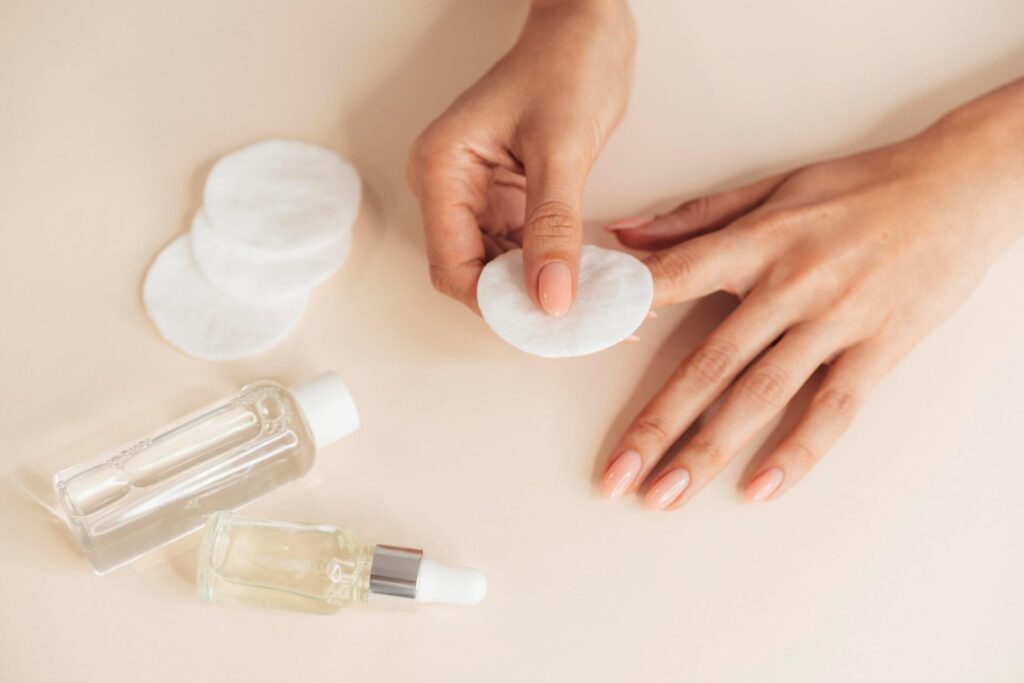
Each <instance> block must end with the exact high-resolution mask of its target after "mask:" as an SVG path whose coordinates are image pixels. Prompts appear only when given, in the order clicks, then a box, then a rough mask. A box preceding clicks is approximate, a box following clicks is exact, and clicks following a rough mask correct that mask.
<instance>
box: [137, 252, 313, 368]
mask: <svg viewBox="0 0 1024 683" xmlns="http://www.w3.org/2000/svg"><path fill="white" fill-rule="evenodd" d="M190 241H191V240H190V238H189V235H187V234H186V235H182V236H181V237H179V238H177V239H176V240H174V241H173V242H171V243H170V244H169V245H167V247H165V248H164V250H163V251H161V252H160V254H159V255H158V256H157V257H156V260H154V261H153V265H152V266H150V267H149V272H148V273H146V281H145V284H143V287H142V301H143V304H144V305H145V307H146V312H147V313H148V314H149V317H150V319H152V321H153V324H154V325H156V328H157V330H159V331H160V334H162V335H163V336H164V338H165V339H166V340H167V341H169V342H170V343H171V344H173V345H174V346H176V347H178V348H179V349H181V350H182V351H184V352H185V353H187V354H189V355H190V356H195V357H196V358H203V359H206V360H235V359H238V358H245V357H247V356H253V355H256V354H257V353H260V352H262V351H266V350H267V349H269V348H270V347H272V346H274V345H275V344H277V343H278V342H279V341H281V340H282V339H284V338H285V337H286V336H287V335H288V333H289V332H291V330H292V329H293V328H294V327H295V325H296V324H297V323H298V322H299V318H300V317H302V311H303V310H304V309H305V307H306V302H307V300H308V296H307V295H306V294H302V295H299V296H296V297H291V298H288V299H281V300H278V301H274V302H269V303H246V302H242V301H239V300H238V299H235V298H233V297H231V296H229V295H227V294H225V293H223V292H221V291H220V290H219V289H217V288H216V287H214V286H213V285H212V284H210V283H209V282H208V281H207V280H206V278H204V277H203V274H202V273H201V272H200V270H199V268H198V267H197V266H196V263H195V259H193V258H192V248H191V245H190Z"/></svg>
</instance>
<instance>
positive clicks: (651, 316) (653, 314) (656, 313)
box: [647, 311, 658, 320]
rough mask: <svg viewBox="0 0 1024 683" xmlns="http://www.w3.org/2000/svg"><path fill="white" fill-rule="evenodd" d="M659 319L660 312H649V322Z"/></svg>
mask: <svg viewBox="0 0 1024 683" xmlns="http://www.w3.org/2000/svg"><path fill="white" fill-rule="evenodd" d="M657 317H658V312H657V311H647V319H648V320H654V319H655V318H657Z"/></svg>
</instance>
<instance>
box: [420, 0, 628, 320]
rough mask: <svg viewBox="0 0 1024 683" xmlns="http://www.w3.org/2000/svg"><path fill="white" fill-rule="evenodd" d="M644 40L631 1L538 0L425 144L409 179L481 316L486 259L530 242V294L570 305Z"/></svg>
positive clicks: (427, 225)
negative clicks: (594, 193)
mask: <svg viewBox="0 0 1024 683" xmlns="http://www.w3.org/2000/svg"><path fill="white" fill-rule="evenodd" d="M634 43H635V35H634V28H633V20H632V16H631V15H630V12H629V8H628V6H627V5H626V3H625V1H624V0H537V1H535V2H534V3H533V7H532V8H531V10H530V15H529V18H528V19H527V22H526V25H525V27H524V28H523V31H522V34H521V35H520V37H519V39H518V40H517V41H516V44H515V46H514V47H513V48H512V50H511V51H510V52H509V53H508V54H507V55H505V57H504V58H502V59H501V60H500V61H499V62H498V63H497V64H496V65H495V66H494V67H493V68H492V69H491V70H490V71H488V72H487V73H486V74H485V75H484V76H483V77H482V78H481V79H480V80H479V81H478V82H477V83H476V84H475V85H473V86H472V87H471V88H470V89H469V90H467V91H466V92H464V93H463V94H462V95H460V96H459V97H458V98H457V99H456V100H455V102H453V103H452V105H451V106H450V107H449V108H448V110H447V111H446V112H444V113H443V114H442V115H441V116H440V117H439V118H438V119H437V120H435V121H434V122H433V123H431V124H430V126H428V127H427V129H426V130H424V131H423V133H421V134H420V136H419V137H418V138H417V139H416V142H415V143H414V144H413V147H412V150H411V152H410V155H409V163H408V169H407V171H408V179H409V184H410V186H411V187H412V189H413V192H414V193H415V194H416V197H417V199H418V200H419V203H420V207H421V210H422V213H423V224H424V230H425V232H426V242H427V256H428V259H429V261H430V279H431V281H432V282H433V284H434V287H435V288H437V289H438V290H439V291H440V292H442V293H443V294H446V295H448V296H451V297H454V298H456V299H458V300H459V301H461V302H462V303H464V304H466V305H467V306H469V307H470V308H472V309H473V310H475V311H478V310H479V309H478V308H477V303H476V284H477V279H478V278H479V276H480V271H481V270H482V269H483V266H484V263H486V262H487V261H488V260H490V259H492V258H494V257H495V256H497V255H499V254H501V253H503V252H505V251H507V250H509V249H512V248H518V247H519V246H522V247H523V261H524V263H523V272H524V275H525V277H526V283H525V284H526V289H527V291H528V292H529V294H530V297H531V298H532V299H533V300H534V302H535V303H536V304H537V305H538V306H540V307H541V308H542V309H543V310H544V311H546V312H547V313H549V314H551V315H563V314H564V313H565V312H566V311H568V310H569V308H570V307H571V306H572V302H573V300H574V299H575V293H576V281H577V276H578V272H579V257H580V248H581V233H582V228H581V222H580V201H581V198H582V194H583V186H584V183H585V182H586V178H587V175H588V173H589V171H590V167H591V165H592V164H593V163H594V160H595V159H596V158H597V155H598V153H599V152H600V151H601V149H602V147H603V146H604V143H605V141H606V140H607V138H608V136H609V135H610V134H611V131H612V129H613V128H614V127H615V125H616V124H617V123H618V121H619V119H620V118H621V117H622V114H623V112H624V111H625V107H626V100H627V98H628V94H629V87H630V83H631V80H632V71H633V48H634Z"/></svg>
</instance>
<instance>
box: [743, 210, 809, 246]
mask: <svg viewBox="0 0 1024 683" xmlns="http://www.w3.org/2000/svg"><path fill="white" fill-rule="evenodd" d="M802 216H803V214H802V212H801V211H800V210H799V209H776V208H773V209H765V210H763V211H761V212H759V213H758V214H757V215H756V216H754V217H752V218H751V220H750V221H749V222H748V223H747V224H746V227H747V229H748V230H749V231H750V232H752V233H754V234H759V235H763V236H765V237H766V238H769V239H771V238H773V237H776V236H778V235H779V234H780V233H786V232H788V231H789V230H791V229H792V228H793V226H794V225H796V224H797V223H798V222H799V221H800V219H801V218H802Z"/></svg>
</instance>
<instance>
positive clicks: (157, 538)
mask: <svg viewBox="0 0 1024 683" xmlns="http://www.w3.org/2000/svg"><path fill="white" fill-rule="evenodd" d="M358 426H359V413H358V412H357V410H356V407H355V403H354V402H353V401H352V396H351V394H349V392H348V389H347V388H346V387H345V384H344V383H343V382H342V381H341V379H340V378H339V377H338V376H337V375H336V374H334V373H331V372H328V373H324V374H322V375H319V376H318V377H314V378H313V379H311V380H309V381H307V382H303V383H301V384H298V385H296V386H295V387H293V388H292V389H287V388H285V387H283V386H281V385H280V384H277V383H276V382H270V381H262V382H256V383H254V384H250V385H248V386H246V387H245V388H243V389H242V390H241V391H240V392H239V393H238V394H236V395H235V396H233V397H230V398H228V399H225V400H223V401H221V402H218V403H215V404H213V405H211V406H209V407H207V408H204V409H202V410H200V411H198V412H196V413H193V414H192V415H189V416H187V417H184V418H182V419H181V420H179V421H177V422H175V423H173V424H171V425H170V426H168V427H167V428H165V429H163V430H161V431H159V432H157V433H155V434H153V435H151V436H149V437H147V438H144V439H142V440H140V441H137V442H135V443H132V444H129V445H127V446H125V447H122V448H118V449H115V450H113V451H111V452H107V453H102V454H100V455H98V456H96V457H94V458H91V459H89V460H86V461H84V462H82V463H79V464H77V465H75V466H73V467H69V468H67V469H64V470H62V471H60V472H58V473H57V474H56V475H55V476H54V479H53V487H54V491H55V493H56V496H57V500H58V502H59V504H60V506H61V509H62V510H63V512H64V515H65V518H66V521H67V523H68V526H69V527H70V528H71V531H72V533H73V534H74V536H75V538H76V539H77V540H78V542H79V543H80V544H81V546H82V549H83V550H84V551H85V556H86V558H87V559H88V561H89V563H90V564H91V565H92V567H93V569H94V570H95V571H96V572H97V573H99V574H103V573H106V572H108V571H110V570H112V569H115V568H117V567H119V566H121V565H123V564H126V563H127V562H130V561H131V560H133V559H135V558H137V557H139V556H140V555H142V554H143V553H145V552H147V551H149V550H151V549H153V548H157V547H159V546H162V545H165V544H167V543H170V542H171V541H174V540H176V539H178V538H181V537H182V536H185V535H187V534H189V533H191V532H193V531H195V530H197V529H199V528H200V527H202V525H203V523H204V522H205V521H206V518H207V517H208V516H209V515H210V514H212V513H213V512H216V511H219V510H234V509H237V508H239V507H241V506H242V505H245V504H246V503H248V502H250V501H252V500H255V499H256V498H258V497H260V496H262V495H264V494H266V493H269V492H270V491H273V490H274V489H276V488H278V487H280V486H283V485H284V484H287V483H289V482H291V481H294V480H295V479H298V478H299V477H301V476H302V475H304V474H306V472H308V471H309V470H310V468H311V467H312V466H313V461H314V458H315V454H316V450H317V448H323V447H324V446H327V445H328V444H330V443H333V442H335V441H337V440H338V439H340V438H342V437H343V436H345V435H346V434H349V433H351V432H352V431H354V430H355V429H356V428H357V427H358Z"/></svg>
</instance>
